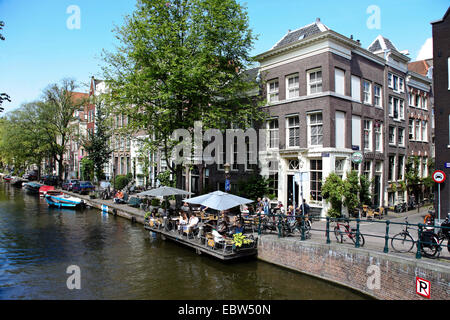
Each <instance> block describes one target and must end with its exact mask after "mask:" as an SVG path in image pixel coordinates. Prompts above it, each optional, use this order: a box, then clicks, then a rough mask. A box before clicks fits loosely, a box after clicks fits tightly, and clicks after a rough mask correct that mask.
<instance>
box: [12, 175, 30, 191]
mask: <svg viewBox="0 0 450 320" xmlns="http://www.w3.org/2000/svg"><path fill="white" fill-rule="evenodd" d="M25 181H28V180H25V179H22V178H19V177H17V178H14V179H12V180H11V185H12V186H15V187H19V188H21V187H22V184H23V183H24V182H25Z"/></svg>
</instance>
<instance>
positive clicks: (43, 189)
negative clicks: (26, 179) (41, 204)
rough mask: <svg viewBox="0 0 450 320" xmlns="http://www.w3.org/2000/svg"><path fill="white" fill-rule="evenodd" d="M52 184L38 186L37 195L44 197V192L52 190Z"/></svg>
mask: <svg viewBox="0 0 450 320" xmlns="http://www.w3.org/2000/svg"><path fill="white" fill-rule="evenodd" d="M54 190H55V187H54V186H42V187H40V188H39V196H41V197H45V195H46V194H48V193H49V191H54Z"/></svg>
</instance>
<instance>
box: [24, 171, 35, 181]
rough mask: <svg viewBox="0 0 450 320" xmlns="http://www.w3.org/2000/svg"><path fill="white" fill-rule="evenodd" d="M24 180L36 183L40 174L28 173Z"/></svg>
mask: <svg viewBox="0 0 450 320" xmlns="http://www.w3.org/2000/svg"><path fill="white" fill-rule="evenodd" d="M22 178H23V179H27V180H29V181H35V180H37V179H38V172H37V171H34V170H33V171H28V172H27V173H25V174H24V175H23V176H22Z"/></svg>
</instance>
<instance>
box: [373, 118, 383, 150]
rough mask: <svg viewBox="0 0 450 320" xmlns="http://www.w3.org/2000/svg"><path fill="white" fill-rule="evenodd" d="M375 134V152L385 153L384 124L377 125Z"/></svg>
mask: <svg viewBox="0 0 450 320" xmlns="http://www.w3.org/2000/svg"><path fill="white" fill-rule="evenodd" d="M374 132H375V151H377V152H383V124H382V123H375V125H374Z"/></svg>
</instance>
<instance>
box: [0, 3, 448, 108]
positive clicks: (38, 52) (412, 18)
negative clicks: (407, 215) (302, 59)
mask: <svg viewBox="0 0 450 320" xmlns="http://www.w3.org/2000/svg"><path fill="white" fill-rule="evenodd" d="M240 2H241V3H243V4H244V5H245V6H246V7H247V10H248V13H249V18H250V26H251V28H252V29H253V31H254V33H255V34H258V35H259V39H258V40H257V41H256V43H255V48H254V50H253V52H252V53H253V54H255V55H256V54H258V53H261V52H264V51H266V50H268V49H270V48H271V47H272V46H273V45H274V44H275V43H276V42H277V41H278V40H279V39H280V38H281V37H282V36H283V35H284V34H285V33H286V32H287V31H288V30H289V29H292V30H294V29H297V28H299V27H301V26H303V25H307V24H310V23H312V22H314V21H315V19H316V18H317V17H319V18H320V19H321V21H322V23H324V24H325V25H326V26H328V27H329V28H331V29H333V30H334V31H336V32H338V33H341V34H343V35H346V36H350V35H353V36H354V39H359V40H361V43H362V46H363V47H364V48H367V47H368V46H369V45H370V43H371V42H372V41H373V40H374V39H375V38H376V36H377V35H379V34H382V35H383V36H385V37H387V38H389V39H390V40H391V41H392V42H393V43H394V44H395V45H396V46H397V48H398V49H399V50H405V49H408V50H409V52H410V58H411V59H412V60H413V61H414V60H416V58H417V56H418V54H419V51H420V50H421V48H422V46H423V45H424V43H425V42H426V40H427V39H429V38H431V36H432V33H431V25H430V22H431V21H434V20H438V19H440V18H442V16H443V15H444V13H445V11H446V10H447V8H448V6H449V2H448V0H378V1H377V0H359V1H350V0H339V1H337V0H316V1H311V0H306V1H305V0H296V1H293V0H278V1H273V0H272V1H269V0H247V1H240ZM71 5H76V6H78V7H79V8H80V11H81V12H80V29H73V30H70V29H69V28H67V24H66V21H67V20H68V19H69V18H70V16H71V13H67V12H66V11H67V8H68V7H69V6H71ZM371 5H376V6H377V7H378V8H379V9H380V29H369V28H368V26H367V20H368V19H369V18H370V16H371V14H370V13H367V12H366V11H367V8H368V7H369V6H371ZM134 6H135V1H134V0H119V1H111V0H109V1H107V0H69V1H66V0H40V1H31V0H0V21H4V22H5V23H6V26H5V27H4V30H2V31H1V32H0V33H3V35H4V36H5V37H6V40H5V41H1V42H0V92H7V93H8V94H9V95H10V96H11V98H12V100H13V101H12V102H11V103H8V102H6V103H4V104H3V107H5V109H6V111H11V110H13V109H15V108H17V107H19V106H20V105H21V104H22V103H24V102H30V101H33V100H35V99H38V98H39V97H40V95H41V93H42V90H43V89H44V88H45V87H46V86H47V85H48V84H51V83H55V82H59V81H60V80H61V79H62V78H65V77H71V78H74V79H75V80H77V81H78V83H80V85H81V87H80V89H79V91H82V92H86V91H87V87H85V86H83V84H86V83H88V82H89V79H90V77H91V76H92V75H94V76H97V77H101V69H100V65H101V64H102V60H101V52H102V49H107V50H112V49H113V48H114V41H115V39H114V34H113V33H112V32H111V30H112V29H113V28H114V25H120V24H121V23H122V22H123V17H124V16H125V15H126V14H129V13H131V12H132V11H133V9H134Z"/></svg>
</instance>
